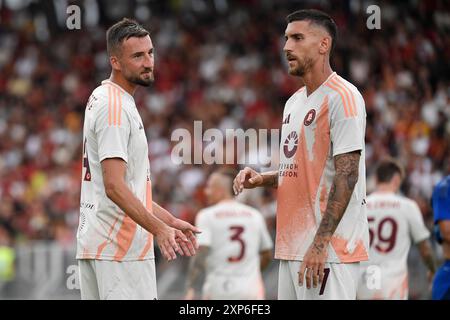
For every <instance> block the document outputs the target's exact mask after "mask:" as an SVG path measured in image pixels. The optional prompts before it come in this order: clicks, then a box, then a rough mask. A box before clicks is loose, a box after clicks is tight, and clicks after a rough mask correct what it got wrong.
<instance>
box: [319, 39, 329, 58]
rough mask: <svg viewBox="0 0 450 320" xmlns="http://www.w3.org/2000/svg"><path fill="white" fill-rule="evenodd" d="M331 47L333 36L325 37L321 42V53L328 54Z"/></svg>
mask: <svg viewBox="0 0 450 320" xmlns="http://www.w3.org/2000/svg"><path fill="white" fill-rule="evenodd" d="M330 49H331V37H323V38H322V40H321V41H320V43H319V53H320V54H326V53H327V52H329V51H330Z"/></svg>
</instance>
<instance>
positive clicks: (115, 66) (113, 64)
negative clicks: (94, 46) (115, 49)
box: [109, 56, 121, 71]
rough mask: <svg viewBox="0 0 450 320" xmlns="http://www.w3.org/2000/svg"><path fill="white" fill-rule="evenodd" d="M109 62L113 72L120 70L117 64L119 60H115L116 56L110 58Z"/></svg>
mask: <svg viewBox="0 0 450 320" xmlns="http://www.w3.org/2000/svg"><path fill="white" fill-rule="evenodd" d="M109 62H110V63H111V67H112V68H113V70H117V71H120V69H121V68H120V63H119V59H117V56H110V57H109Z"/></svg>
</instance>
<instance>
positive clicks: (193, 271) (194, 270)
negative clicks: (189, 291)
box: [187, 247, 209, 288]
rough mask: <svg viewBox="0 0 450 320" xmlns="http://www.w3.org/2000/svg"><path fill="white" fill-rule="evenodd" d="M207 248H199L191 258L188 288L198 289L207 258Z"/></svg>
mask: <svg viewBox="0 0 450 320" xmlns="http://www.w3.org/2000/svg"><path fill="white" fill-rule="evenodd" d="M208 251H209V248H208V247H200V248H199V250H198V252H197V254H196V255H195V257H193V258H191V263H190V266H189V273H188V277H187V287H188V288H198V287H200V283H199V280H200V279H201V277H202V275H204V273H205V269H206V258H207V257H208Z"/></svg>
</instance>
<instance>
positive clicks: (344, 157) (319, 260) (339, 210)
mask: <svg viewBox="0 0 450 320" xmlns="http://www.w3.org/2000/svg"><path fill="white" fill-rule="evenodd" d="M360 157H361V155H360V152H359V151H354V152H349V153H344V154H340V155H337V156H335V157H334V166H335V171H336V174H335V176H334V179H333V184H332V185H331V189H330V193H329V195H328V204H327V208H326V210H325V213H324V214H323V217H322V221H321V222H320V225H319V228H318V229H317V232H316V235H315V237H314V241H313V243H312V244H311V246H310V247H309V249H308V252H307V253H306V254H305V257H304V259H303V261H302V264H301V266H300V272H299V283H300V285H302V284H303V276H304V273H305V270H306V286H307V288H308V289H309V288H310V287H311V276H312V280H313V286H314V287H316V286H317V284H318V283H321V282H322V279H323V275H324V273H323V272H324V271H323V269H324V265H325V261H326V258H327V248H328V244H329V243H330V241H331V237H332V235H333V234H334V231H335V230H336V228H337V226H338V224H339V222H340V221H341V219H342V216H343V215H344V212H345V210H346V209H347V206H348V203H349V202H350V198H351V196H352V193H353V189H354V188H355V185H356V182H357V181H358V172H359V160H360Z"/></svg>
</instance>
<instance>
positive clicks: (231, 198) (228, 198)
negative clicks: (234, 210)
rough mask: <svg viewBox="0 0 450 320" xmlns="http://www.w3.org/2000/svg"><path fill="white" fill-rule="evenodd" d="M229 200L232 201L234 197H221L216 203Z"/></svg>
mask: <svg viewBox="0 0 450 320" xmlns="http://www.w3.org/2000/svg"><path fill="white" fill-rule="evenodd" d="M230 201H234V198H233V197H226V198H222V199H221V200H219V202H217V203H224V202H230Z"/></svg>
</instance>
